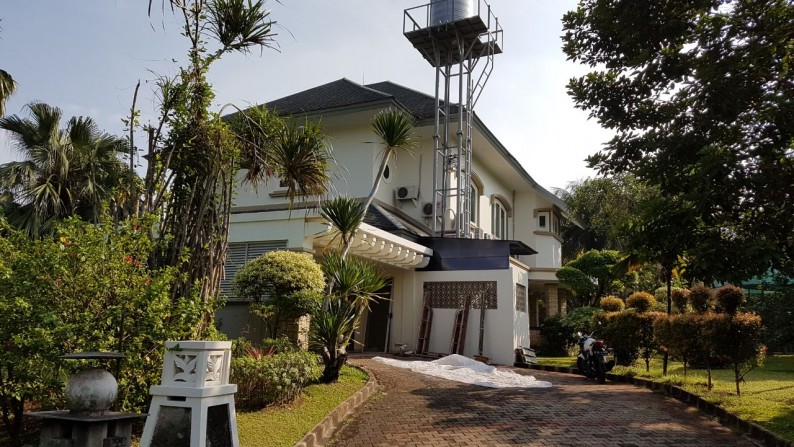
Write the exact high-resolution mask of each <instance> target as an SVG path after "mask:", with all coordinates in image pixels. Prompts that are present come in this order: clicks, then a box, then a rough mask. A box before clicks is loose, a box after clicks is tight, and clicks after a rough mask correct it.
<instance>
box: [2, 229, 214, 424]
mask: <svg viewBox="0 0 794 447" xmlns="http://www.w3.org/2000/svg"><path fill="white" fill-rule="evenodd" d="M103 222H104V223H101V224H91V223H87V222H83V221H81V220H79V219H77V218H71V219H67V220H65V221H63V222H62V223H61V224H60V225H59V227H58V228H57V229H56V232H55V236H54V237H47V238H44V239H41V240H35V241H34V240H30V239H29V238H28V237H27V236H26V235H24V234H22V233H20V232H18V231H16V230H12V229H10V228H9V227H8V226H7V225H6V224H5V222H4V221H2V220H0V260H1V261H0V321H2V324H0V346H2V347H3V349H0V377H1V378H2V380H0V401H3V402H6V403H8V405H3V408H2V411H3V413H4V414H3V415H2V416H3V419H4V423H5V424H6V427H7V428H8V429H9V432H10V434H11V436H12V437H13V436H14V434H15V433H14V432H15V431H16V430H18V428H19V425H18V424H19V422H20V419H19V417H18V416H19V415H21V411H22V408H23V407H24V406H25V404H26V403H28V402H33V401H35V402H36V403H38V404H41V405H43V406H44V408H52V406H61V405H60V403H61V402H62V399H63V396H62V389H63V383H62V380H63V378H65V377H67V376H68V375H70V374H72V373H74V372H75V371H76V370H77V369H80V368H84V367H85V365H84V364H82V363H81V362H76V361H62V360H60V359H58V358H57V356H59V355H62V354H67V353H72V352H80V351H122V352H124V354H125V355H126V358H125V359H124V360H123V362H121V368H120V370H115V368H113V370H112V372H113V373H114V375H116V379H117V381H118V385H119V391H118V396H119V399H118V400H117V402H116V409H118V410H121V411H142V410H145V404H146V401H147V399H148V394H149V387H150V386H151V385H152V384H154V383H158V382H159V380H160V373H161V369H162V366H163V353H164V347H163V342H164V341H165V340H180V339H195V338H197V337H201V336H202V335H203V333H201V332H199V331H200V329H199V328H202V327H203V322H204V321H205V319H206V317H207V316H208V315H211V314H212V312H213V311H214V310H215V309H214V303H213V302H205V301H203V300H202V299H201V298H200V297H199V296H198V295H189V296H184V297H181V298H180V299H178V300H174V299H172V298H171V294H170V291H171V288H172V285H173V284H174V283H175V282H176V281H177V280H178V272H177V269H176V268H175V267H168V268H164V269H156V270H153V269H150V268H149V267H148V266H147V263H146V260H147V259H149V258H150V257H151V256H152V254H153V253H154V252H155V251H156V250H157V246H156V244H155V242H154V241H153V240H152V238H151V234H153V228H154V225H155V220H154V219H153V218H142V219H131V220H128V221H123V222H120V223H113V222H112V220H111V219H109V218H108V219H103ZM109 366H111V367H115V366H116V365H114V364H111V365H109Z"/></svg>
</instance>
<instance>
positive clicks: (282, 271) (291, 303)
mask: <svg viewBox="0 0 794 447" xmlns="http://www.w3.org/2000/svg"><path fill="white" fill-rule="evenodd" d="M233 282H234V289H235V293H236V294H237V295H238V296H240V297H243V298H247V299H250V300H253V301H255V303H254V304H252V305H251V310H252V312H253V313H255V314H256V315H259V316H260V317H262V318H263V319H264V320H265V322H266V323H267V326H268V329H269V330H270V331H269V332H270V337H271V338H277V337H278V336H279V328H280V326H281V324H282V323H284V322H287V321H291V320H294V319H296V318H299V317H302V316H304V315H307V314H309V313H311V311H312V310H313V309H314V308H316V307H317V304H318V303H319V301H320V300H321V299H322V292H323V288H324V286H325V280H324V278H323V272H322V270H321V268H320V265H319V264H317V263H316V262H315V261H314V258H312V256H311V255H310V254H308V253H295V252H291V251H283V250H279V251H272V252H269V253H265V254H264V255H262V256H260V257H259V258H257V259H254V260H253V261H251V262H248V263H247V264H245V265H243V266H242V267H241V268H240V270H239V271H237V274H235V275H234V281H233Z"/></svg>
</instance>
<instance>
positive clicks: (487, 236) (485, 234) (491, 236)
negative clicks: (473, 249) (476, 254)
mask: <svg viewBox="0 0 794 447" xmlns="http://www.w3.org/2000/svg"><path fill="white" fill-rule="evenodd" d="M483 239H495V238H494V237H493V234H491V233H484V234H483Z"/></svg>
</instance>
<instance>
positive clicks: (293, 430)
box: [237, 365, 368, 447]
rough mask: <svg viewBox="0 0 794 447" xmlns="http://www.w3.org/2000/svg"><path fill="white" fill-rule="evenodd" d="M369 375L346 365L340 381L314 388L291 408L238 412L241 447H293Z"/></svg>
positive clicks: (307, 391) (308, 389)
mask: <svg viewBox="0 0 794 447" xmlns="http://www.w3.org/2000/svg"><path fill="white" fill-rule="evenodd" d="M367 379H368V377H367V375H366V374H365V373H364V372H362V371H361V370H358V369H356V368H352V367H350V366H347V365H346V366H344V367H343V368H342V372H341V374H340V376H339V381H338V382H336V383H333V384H330V385H322V384H317V385H311V386H309V387H307V388H306V390H305V392H304V394H303V396H301V397H300V398H298V399H297V400H296V401H294V402H292V403H291V404H289V405H283V406H279V407H273V408H265V409H263V410H259V411H254V412H237V431H238V434H239V436H240V447H291V446H293V445H295V443H297V442H298V441H300V440H301V438H303V436H304V435H305V434H306V433H307V432H308V431H309V430H311V429H312V428H314V426H315V425H317V423H318V422H320V421H321V420H323V418H324V417H325V416H326V415H327V414H328V413H330V412H331V410H333V409H334V408H336V406H337V405H339V404H340V403H342V402H344V401H345V399H347V398H348V397H350V396H352V395H353V394H354V393H355V392H356V391H358V390H359V389H361V387H362V386H364V384H366V383H367Z"/></svg>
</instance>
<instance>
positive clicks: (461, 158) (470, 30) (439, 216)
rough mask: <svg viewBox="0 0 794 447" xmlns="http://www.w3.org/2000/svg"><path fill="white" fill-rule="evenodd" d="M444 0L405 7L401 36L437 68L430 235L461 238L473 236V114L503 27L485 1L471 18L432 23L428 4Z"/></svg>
mask: <svg viewBox="0 0 794 447" xmlns="http://www.w3.org/2000/svg"><path fill="white" fill-rule="evenodd" d="M448 1H449V0H436V1H433V2H431V3H428V4H426V5H422V6H417V7H414V8H409V9H406V10H405V14H404V16H403V34H404V35H405V37H407V38H408V40H409V41H410V42H411V43H412V44H413V46H414V48H416V49H417V50H419V52H420V53H421V54H422V56H424V58H425V60H427V61H428V62H429V63H430V64H431V65H432V66H433V67H434V68H435V69H436V91H435V93H436V97H435V132H434V134H433V149H434V157H433V203H434V206H433V217H432V222H433V223H432V225H431V227H432V229H433V233H434V235H435V236H440V237H445V236H452V237H457V238H465V237H471V236H472V234H471V231H470V229H469V215H470V212H471V211H470V210H471V197H470V184H471V167H472V147H471V143H472V141H471V139H472V116H473V115H472V113H473V109H474V105H475V104H476V103H477V99H478V98H479V97H480V94H481V93H482V89H483V87H484V86H485V84H486V82H487V81H488V78H489V77H490V75H491V71H492V70H493V60H494V55H496V54H499V53H501V52H502V28H501V26H500V25H499V19H497V18H496V17H495V16H494V15H493V13H492V11H491V6H490V5H488V3H486V2H485V1H484V0H476V14H475V15H474V16H472V17H465V18H461V19H458V20H454V21H451V22H447V23H443V24H440V25H439V24H431V23H430V18H431V8H432V7H433V6H439V5H441V4H443V3H447V2H448ZM483 12H485V13H486V14H485V17H483V16H482V13H483ZM418 18H423V19H418ZM481 60H483V61H484V63H483V64H480V61H481ZM478 66H479V67H478ZM448 227H449V228H448Z"/></svg>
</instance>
